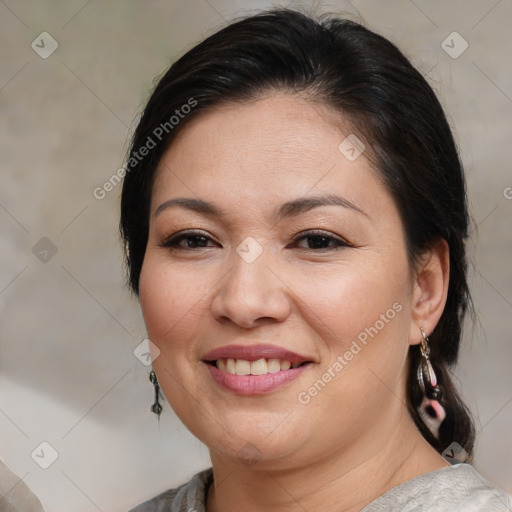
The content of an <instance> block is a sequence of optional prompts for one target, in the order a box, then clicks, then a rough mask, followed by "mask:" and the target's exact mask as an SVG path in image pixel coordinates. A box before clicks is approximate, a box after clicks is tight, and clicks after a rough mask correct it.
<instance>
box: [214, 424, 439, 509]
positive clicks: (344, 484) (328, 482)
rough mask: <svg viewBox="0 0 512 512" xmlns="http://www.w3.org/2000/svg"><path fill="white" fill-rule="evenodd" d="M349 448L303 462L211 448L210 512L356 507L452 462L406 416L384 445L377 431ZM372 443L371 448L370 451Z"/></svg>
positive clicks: (363, 505)
mask: <svg viewBox="0 0 512 512" xmlns="http://www.w3.org/2000/svg"><path fill="white" fill-rule="evenodd" d="M368 434H369V436H366V437H365V438H361V439H359V440H358V442H357V443H353V444H352V445H351V446H350V447H349V448H348V449H347V448H346V447H344V448H343V450H342V451H340V452H335V453H331V454H329V455H328V456H325V457H323V458H321V459H319V460H316V461H315V462H313V463H311V464H308V465H307V466H303V467H291V468H287V469H273V468H272V467H271V466H268V465H267V466H266V467H265V469H260V468H259V466H260V464H259V463H258V464H256V465H255V466H254V467H250V468H249V467H246V466H244V465H242V464H240V463H239V462H238V463H234V462H231V461H229V460H226V459H225V458H223V457H221V456H220V455H219V454H216V453H214V452H211V458H212V466H213V474H214V485H212V486H210V489H209V492H208V497H207V504H206V510H207V512H220V511H222V512H235V511H239V510H244V511H246V512H256V511H258V512H262V511H273V512H276V511H277V512H280V511H283V512H284V511H286V512H289V511H291V510H292V511H294V510H297V511H303V510H318V508H319V499H320V500H321V509H322V510H323V511H324V512H356V511H360V510H361V509H362V508H364V507H365V506H366V505H368V504H369V503H370V502H371V501H373V500H374V499H376V498H378V497H379V496H381V495H382V494H384V493H385V492H387V491H388V490H390V489H392V488H393V487H395V486H397V485H399V484H401V483H403V482H405V481H407V480H410V479H411V478H414V477H416V476H419V475H422V474H424V473H427V472H429V471H434V470H436V469H440V468H442V467H446V466H448V465H449V464H447V463H446V462H445V461H444V459H443V458H442V457H441V456H440V455H439V454H438V453H437V452H436V451H435V450H434V449H433V448H432V447H431V446H430V445H429V444H428V442H427V441H425V439H424V438H423V437H422V436H421V434H420V433H419V431H418V430H417V429H416V427H415V426H414V424H413V422H412V420H410V419H409V418H408V416H407V418H406V419H405V421H404V422H402V424H401V426H399V428H396V426H395V429H394V430H391V431H389V432H388V434H389V437H388V436H386V442H385V443H381V444H382V446H380V448H379V449H376V448H375V444H374V443H373V442H372V437H371V435H372V434H373V433H372V432H368ZM368 446H371V447H372V450H368Z"/></svg>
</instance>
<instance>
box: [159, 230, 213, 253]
mask: <svg viewBox="0 0 512 512" xmlns="http://www.w3.org/2000/svg"><path fill="white" fill-rule="evenodd" d="M209 242H212V244H213V240H212V239H211V238H210V237H209V236H206V235H205V234H204V233H202V232H194V231H189V232H185V233H178V234H176V235H172V236H171V237H169V238H167V239H166V240H165V241H164V242H162V243H161V244H159V245H160V247H167V248H168V249H201V248H207V247H214V246H215V245H208V243H209Z"/></svg>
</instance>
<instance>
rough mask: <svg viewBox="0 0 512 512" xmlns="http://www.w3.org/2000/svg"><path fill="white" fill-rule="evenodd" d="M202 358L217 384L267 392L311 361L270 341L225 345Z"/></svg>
mask: <svg viewBox="0 0 512 512" xmlns="http://www.w3.org/2000/svg"><path fill="white" fill-rule="evenodd" d="M202 361H203V362H204V363H206V364H207V367H208V370H209V371H210V374H211V376H212V377H213V379H214V380H215V381H216V382H217V383H218V384H220V385H221V386H223V387H224V388H227V389H229V390H230V391H233V392H235V393H237V394H241V395H259V394H265V393H269V392H271V391H273V390H274V389H276V388H277V387H279V386H281V385H284V384H286V383H287V382H290V381H291V380H293V379H295V378H296V377H298V376H299V375H300V374H301V373H302V372H303V371H304V370H305V369H306V368H307V367H308V366H310V365H311V363H312V362H313V361H312V360H311V359H308V358H306V357H304V356H301V355H299V354H297V353H295V352H292V351H289V350H286V349H282V348H280V347H276V346H274V345H228V346H225V347H219V348H217V349H215V350H212V351H210V352H208V353H207V354H206V355H205V356H204V358H203V359H202Z"/></svg>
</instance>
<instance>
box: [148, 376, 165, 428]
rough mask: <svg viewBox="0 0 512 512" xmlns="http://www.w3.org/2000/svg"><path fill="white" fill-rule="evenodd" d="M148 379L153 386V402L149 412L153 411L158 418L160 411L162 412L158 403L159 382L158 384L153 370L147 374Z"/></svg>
mask: <svg viewBox="0 0 512 512" xmlns="http://www.w3.org/2000/svg"><path fill="white" fill-rule="evenodd" d="M149 380H150V381H151V383H152V384H153V387H154V388H155V403H154V404H153V405H151V412H153V413H155V414H156V415H157V416H158V418H160V413H161V412H162V406H161V405H160V402H159V399H160V384H158V379H157V378H156V373H155V370H151V373H150V374H149Z"/></svg>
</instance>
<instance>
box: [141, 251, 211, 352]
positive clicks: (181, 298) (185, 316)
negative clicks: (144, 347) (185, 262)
mask: <svg viewBox="0 0 512 512" xmlns="http://www.w3.org/2000/svg"><path fill="white" fill-rule="evenodd" d="M205 292H206V291H205V290H204V289H203V287H202V286H201V285H200V283H199V282H198V280H197V279H194V277H193V274H192V273H190V272H188V273H187V272H179V271H177V270H176V269H175V268H172V267H171V266H170V265H169V264H168V263H166V262H165V261H159V257H158V255H153V254H151V252H149V253H148V254H147V255H146V258H145V259H144V264H143V266H142V271H141V275H140V284H139V300H140V305H141V310H142V314H143V316H144V321H145V324H146V328H147V331H148V336H149V338H150V339H151V341H152V342H153V343H155V344H156V345H157V346H158V348H159V349H160V350H161V351H168V350H171V349H173V348H177V347H178V346H179V345H180V344H183V343H185V342H186V341H187V337H190V335H191V334H192V333H193V332H194V328H193V325H194V321H195V320H197V317H198V315H200V314H201V313H200V311H201V308H204V300H201V299H204V297H205Z"/></svg>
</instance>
